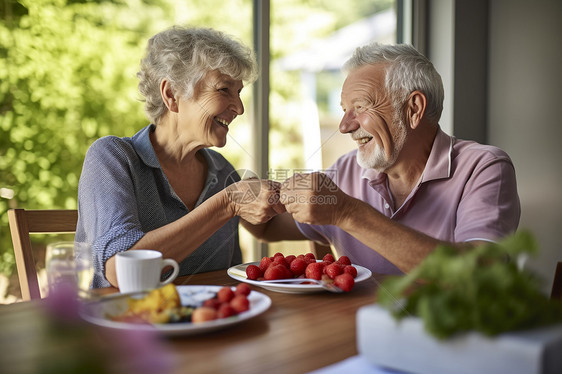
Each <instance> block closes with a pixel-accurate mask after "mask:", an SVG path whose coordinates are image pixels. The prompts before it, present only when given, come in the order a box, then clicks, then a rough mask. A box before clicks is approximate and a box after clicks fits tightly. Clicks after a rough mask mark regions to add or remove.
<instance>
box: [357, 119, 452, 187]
mask: <svg viewBox="0 0 562 374" xmlns="http://www.w3.org/2000/svg"><path fill="white" fill-rule="evenodd" d="M454 140H455V138H454V137H452V136H449V135H447V134H446V133H445V132H443V130H441V128H440V127H439V128H438V129H437V134H436V135H435V139H434V140H433V145H432V146H431V152H430V153H429V158H428V159H427V162H426V164H425V169H424V171H423V176H422V180H421V182H422V183H423V182H427V181H430V180H435V179H442V178H449V176H450V175H451V158H452V152H453V143H454ZM361 178H362V179H367V180H369V181H370V182H371V183H375V184H376V183H380V182H383V181H385V180H386V174H385V173H379V172H378V171H376V170H374V169H363V172H362V173H361Z"/></svg>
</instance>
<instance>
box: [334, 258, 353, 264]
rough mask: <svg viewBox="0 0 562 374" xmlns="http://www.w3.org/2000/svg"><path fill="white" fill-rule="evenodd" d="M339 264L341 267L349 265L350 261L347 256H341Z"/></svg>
mask: <svg viewBox="0 0 562 374" xmlns="http://www.w3.org/2000/svg"><path fill="white" fill-rule="evenodd" d="M337 262H339V263H340V264H342V265H351V261H350V260H349V257H347V256H341V257H340V258H339V259H338V261H337Z"/></svg>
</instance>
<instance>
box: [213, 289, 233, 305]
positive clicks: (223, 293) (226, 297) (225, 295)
mask: <svg viewBox="0 0 562 374" xmlns="http://www.w3.org/2000/svg"><path fill="white" fill-rule="evenodd" d="M233 297H234V291H232V289H231V288H230V287H223V288H221V289H220V290H219V292H217V299H219V301H220V302H221V303H228V302H229V301H230V300H232V298H233Z"/></svg>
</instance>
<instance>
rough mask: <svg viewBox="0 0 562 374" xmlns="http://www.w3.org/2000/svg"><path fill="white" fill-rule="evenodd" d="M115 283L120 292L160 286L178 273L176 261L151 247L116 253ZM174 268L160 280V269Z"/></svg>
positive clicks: (174, 277)
mask: <svg viewBox="0 0 562 374" xmlns="http://www.w3.org/2000/svg"><path fill="white" fill-rule="evenodd" d="M115 265H116V269H117V283H118V284H119V291H120V292H122V293H129V292H138V291H144V290H148V289H153V288H158V287H162V286H163V285H165V284H168V283H170V282H171V281H173V280H174V279H176V277H177V276H178V274H179V271H180V267H179V265H178V263H177V262H176V261H175V260H173V259H171V258H166V259H163V258H162V253H160V252H158V251H154V250H151V249H132V250H128V251H125V252H120V253H118V254H117V258H116V260H115ZM166 266H171V267H173V268H174V271H173V272H172V274H171V275H170V276H169V277H168V278H166V279H165V280H164V281H161V280H160V278H161V276H162V269H164V268H165V267H166Z"/></svg>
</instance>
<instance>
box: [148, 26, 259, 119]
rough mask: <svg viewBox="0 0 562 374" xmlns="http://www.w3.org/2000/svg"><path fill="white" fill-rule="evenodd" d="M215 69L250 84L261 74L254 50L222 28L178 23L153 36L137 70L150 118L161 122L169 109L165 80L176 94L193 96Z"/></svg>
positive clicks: (185, 96)
mask: <svg viewBox="0 0 562 374" xmlns="http://www.w3.org/2000/svg"><path fill="white" fill-rule="evenodd" d="M211 70H218V71H220V72H221V73H222V74H226V75H229V76H230V77H232V78H233V79H239V80H242V81H244V82H246V83H252V82H253V81H255V80H256V78H257V75H258V68H257V63H256V59H255V55H254V53H253V51H252V50H251V49H250V48H248V47H247V46H245V45H244V44H242V43H241V42H239V41H237V40H235V39H233V38H232V37H230V36H228V35H226V34H224V33H222V32H220V31H217V30H213V29H210V28H195V27H194V28H183V27H179V26H174V27H172V28H170V29H168V30H165V31H162V32H160V33H158V34H156V35H154V36H153V37H152V38H150V40H149V41H148V45H147V48H146V56H145V57H144V58H143V59H142V60H141V64H140V71H139V72H138V73H137V77H138V78H139V91H140V93H141V94H142V95H143V96H144V102H145V108H144V109H145V112H146V115H147V117H148V119H149V120H150V121H151V122H152V123H154V124H158V122H159V121H160V119H161V118H162V116H163V115H164V114H166V112H167V108H166V105H165V104H164V102H163V100H162V97H161V95H160V82H162V79H164V78H166V79H168V80H169V81H170V83H171V87H172V90H173V92H174V93H176V94H177V95H179V96H180V97H183V98H185V99H189V98H191V97H193V91H194V88H195V85H196V84H197V82H199V80H201V78H203V77H204V76H205V74H206V73H207V72H208V71H211Z"/></svg>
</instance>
